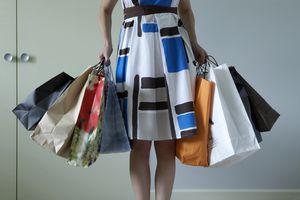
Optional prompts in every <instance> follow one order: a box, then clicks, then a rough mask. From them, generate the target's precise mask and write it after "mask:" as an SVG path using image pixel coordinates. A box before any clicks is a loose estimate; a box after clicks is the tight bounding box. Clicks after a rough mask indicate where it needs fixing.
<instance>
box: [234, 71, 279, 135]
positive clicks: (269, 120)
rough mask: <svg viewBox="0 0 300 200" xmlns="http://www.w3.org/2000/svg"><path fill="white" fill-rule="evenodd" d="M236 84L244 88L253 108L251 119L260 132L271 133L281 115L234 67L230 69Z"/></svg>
mask: <svg viewBox="0 0 300 200" xmlns="http://www.w3.org/2000/svg"><path fill="white" fill-rule="evenodd" d="M229 70H230V73H231V75H232V77H233V79H234V80H235V82H236V83H239V84H240V87H242V88H244V89H245V91H246V93H247V96H248V99H249V103H250V107H251V118H252V120H253V122H254V124H255V127H256V129H257V130H258V131H260V132H265V131H270V130H271V128H272V127H273V125H274V124H275V122H276V120H277V119H278V118H279V116H280V114H279V113H278V112H277V111H276V110H274V109H273V108H272V107H271V106H270V105H269V104H268V103H267V102H266V100H265V99H264V98H263V97H262V96H261V95H260V94H259V93H258V92H257V91H256V90H255V89H254V88H253V87H252V86H251V85H250V84H249V83H248V82H247V81H246V80H245V79H244V78H243V77H242V76H241V75H240V74H239V73H238V72H237V70H236V68H235V67H234V66H230V67H229Z"/></svg>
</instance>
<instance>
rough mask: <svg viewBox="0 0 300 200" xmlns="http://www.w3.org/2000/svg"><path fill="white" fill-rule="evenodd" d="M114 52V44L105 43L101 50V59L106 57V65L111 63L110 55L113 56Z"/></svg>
mask: <svg viewBox="0 0 300 200" xmlns="http://www.w3.org/2000/svg"><path fill="white" fill-rule="evenodd" d="M112 52H113V47H112V44H109V43H105V44H104V46H103V48H102V50H101V52H100V55H99V61H101V60H102V59H105V60H104V63H105V65H109V64H110V60H109V57H110V56H111V54H112Z"/></svg>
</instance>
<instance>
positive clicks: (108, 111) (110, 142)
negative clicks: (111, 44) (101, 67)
mask: <svg viewBox="0 0 300 200" xmlns="http://www.w3.org/2000/svg"><path fill="white" fill-rule="evenodd" d="M105 76H106V80H107V81H106V85H105V91H106V92H105V93H106V95H105V98H106V100H105V102H106V103H105V108H104V116H103V123H102V134H101V142H100V154H101V153H120V152H127V151H130V150H131V146H130V142H129V138H128V134H127V131H126V128H125V121H124V118H123V116H122V111H121V107H120V104H119V100H118V96H117V91H116V85H115V81H114V79H113V74H112V70H111V66H110V65H108V66H107V67H105Z"/></svg>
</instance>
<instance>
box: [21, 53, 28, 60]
mask: <svg viewBox="0 0 300 200" xmlns="http://www.w3.org/2000/svg"><path fill="white" fill-rule="evenodd" d="M20 59H21V61H22V62H29V60H30V56H29V55H28V54H27V53H22V54H21V56H20Z"/></svg>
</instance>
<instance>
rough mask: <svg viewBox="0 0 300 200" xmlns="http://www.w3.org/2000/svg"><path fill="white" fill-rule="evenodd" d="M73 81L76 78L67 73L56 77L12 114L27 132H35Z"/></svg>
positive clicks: (30, 96)
mask: <svg viewBox="0 0 300 200" xmlns="http://www.w3.org/2000/svg"><path fill="white" fill-rule="evenodd" d="M73 80H74V78H73V77H71V76H69V75H68V74H67V73H65V72H62V73H60V74H58V75H56V76H55V77H53V78H51V79H50V80H48V81H47V82H45V83H44V84H42V85H41V86H39V87H38V88H36V89H35V90H33V91H32V92H31V93H30V94H29V95H28V96H27V97H26V99H25V100H24V101H23V102H22V103H20V104H18V105H17V106H16V107H15V108H14V109H13V110H12V112H13V113H14V114H15V115H16V116H17V118H18V120H19V121H20V122H21V123H22V124H23V125H24V127H25V128H26V129H27V130H34V129H35V127H36V125H37V124H38V122H39V121H40V120H41V118H42V117H43V115H44V114H45V113H46V111H47V110H48V109H49V108H50V107H51V106H52V105H53V103H54V102H55V101H56V99H57V98H58V97H59V96H60V95H61V94H62V93H63V92H64V91H65V90H66V88H67V87H68V86H69V85H70V84H71V83H72V82H73Z"/></svg>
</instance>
